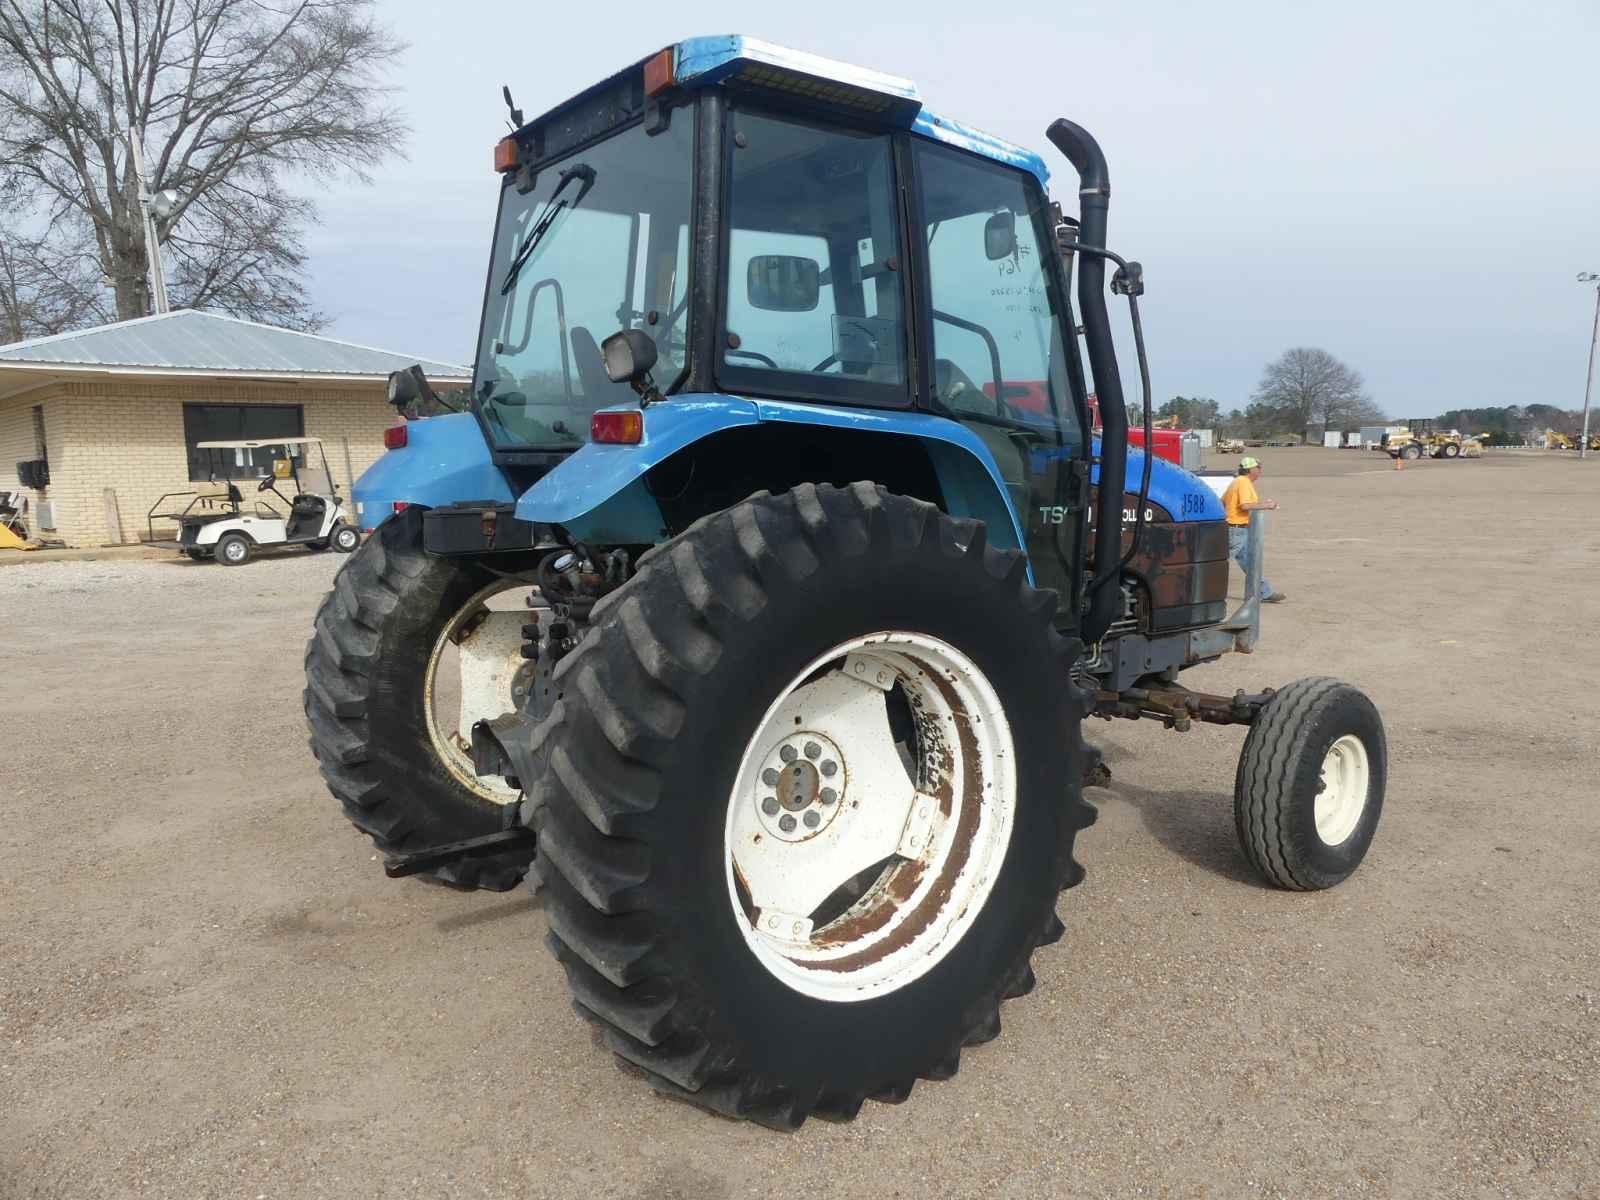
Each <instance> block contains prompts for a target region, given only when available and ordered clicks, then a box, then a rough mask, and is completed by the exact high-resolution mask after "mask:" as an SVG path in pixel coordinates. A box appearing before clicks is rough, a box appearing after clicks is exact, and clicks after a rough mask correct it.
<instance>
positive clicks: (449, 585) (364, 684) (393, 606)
mask: <svg viewBox="0 0 1600 1200" xmlns="http://www.w3.org/2000/svg"><path fill="white" fill-rule="evenodd" d="M532 566H533V563H532V556H531V555H529V556H522V555H516V554H497V555H495V556H494V567H495V569H494V570H490V569H489V568H488V567H487V566H486V565H485V564H483V563H482V562H479V561H477V560H475V559H472V558H467V557H443V556H439V555H433V554H428V553H426V552H425V551H424V550H423V547H422V510H421V509H419V508H411V509H407V510H406V511H404V512H401V513H398V514H396V515H395V516H393V517H391V518H389V519H388V520H387V521H385V522H384V523H383V524H382V525H381V526H379V527H378V530H377V532H376V533H374V534H373V535H372V536H370V537H368V538H367V539H366V540H365V541H364V542H362V543H361V545H360V547H359V548H358V549H357V550H356V551H355V552H354V553H353V554H351V555H350V557H349V559H348V560H346V562H345V563H344V565H343V566H342V567H341V568H340V569H339V574H338V575H337V576H336V577H335V579H334V587H333V590H332V592H330V593H329V595H328V597H327V599H326V600H324V601H323V603H322V607H321V609H320V610H319V611H318V613H317V617H316V627H315V632H314V633H313V635H312V638H311V642H310V644H309V645H308V646H307V647H306V690H305V711H306V720H307V722H308V724H309V726H310V732H311V749H312V751H313V752H314V753H315V754H316V756H317V760H318V765H319V767H320V769H321V772H322V777H323V779H324V780H326V781H327V784H328V788H329V790H330V791H332V793H333V794H334V796H336V797H337V798H338V799H339V801H340V803H341V804H342V805H343V807H344V812H345V815H346V816H347V817H348V818H349V819H350V821H351V823H352V824H354V825H355V826H356V828H358V829H360V830H362V831H363V832H364V833H366V834H368V835H369V836H370V837H371V838H372V840H373V841H374V842H375V843H376V844H377V846H378V848H379V849H380V850H382V851H384V852H385V853H397V852H400V851H408V850H417V849H422V848H425V847H429V846H437V845H444V844H446V843H450V842H457V841H462V840H464V839H466V838H470V837H477V836H480V835H482V834H487V833H495V832H498V831H499V830H501V829H503V828H505V827H506V825H507V824H508V823H509V822H510V821H512V820H514V819H515V816H516V806H517V800H518V797H519V793H518V792H516V791H515V790H513V789H511V788H509V787H507V786H506V785H505V784H504V783H503V782H502V781H500V780H495V779H485V778H479V777H478V776H477V775H476V774H475V773H474V771H473V769H472V758H471V753H470V746H469V743H468V738H469V737H470V733H471V723H472V721H473V720H476V719H477V718H479V717H485V718H492V717H495V716H499V715H501V714H502V713H505V712H509V711H511V710H513V709H514V708H516V707H517V704H516V701H515V699H514V697H513V693H512V688H513V686H514V684H513V680H514V679H516V680H520V679H521V678H522V674H519V672H523V668H527V667H529V664H528V663H527V661H526V660H525V659H523V658H522V656H521V648H522V625H523V623H524V622H526V621H528V620H529V616H528V613H527V609H526V608H525V607H522V608H520V609H517V608H515V607H513V608H511V609H509V610H503V611H498V612H491V611H490V610H489V608H488V604H489V603H490V602H491V601H495V600H496V598H497V597H499V598H500V599H501V600H504V601H509V600H510V599H511V597H510V596H507V595H503V594H504V593H515V594H516V598H517V603H518V604H520V603H521V598H522V597H523V596H525V595H526V594H527V592H528V589H529V586H530V585H529V584H528V583H527V582H526V581H524V580H521V579H518V578H516V577H515V573H516V572H518V571H522V570H530V571H531V569H532ZM502 572H503V573H504V574H502ZM508 576H510V577H508ZM451 655H453V656H454V657H455V663H456V665H457V666H458V667H459V671H460V677H459V679H458V680H453V681H450V680H444V679H443V676H444V674H445V673H446V672H445V666H446V665H447V664H446V660H447V657H448V656H451ZM523 674H525V672H523ZM446 682H450V683H454V684H458V685H459V686H457V687H455V689H454V690H455V691H456V692H457V695H456V696H454V697H452V696H450V695H447V694H446V691H447V689H446V688H445V687H444V686H443V685H444V683H446ZM531 858H532V852H531V851H518V852H509V853H506V854H501V855H496V856H494V857H491V858H469V859H465V860H462V861H460V862H457V863H453V864H449V865H447V866H443V867H439V868H437V869H435V870H434V871H432V872H431V874H432V876H433V877H434V878H435V879H438V880H440V881H441V882H444V883H448V884H450V885H452V886H455V887H462V888H483V889H486V890H489V891H505V890H507V889H509V888H512V887H515V886H516V884H517V882H518V881H519V880H521V878H522V877H523V875H525V874H526V873H527V869H528V863H529V861H530V859H531Z"/></svg>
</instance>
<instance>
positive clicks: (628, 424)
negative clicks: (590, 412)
mask: <svg viewBox="0 0 1600 1200" xmlns="http://www.w3.org/2000/svg"><path fill="white" fill-rule="evenodd" d="M589 438H590V440H591V441H596V442H606V443H611V444H613V445H625V446H633V445H637V444H638V443H640V442H642V441H644V413H642V412H640V411H639V410H638V409H637V408H629V409H624V410H623V411H622V412H597V413H595V414H594V416H592V417H590V418H589Z"/></svg>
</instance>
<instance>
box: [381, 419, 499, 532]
mask: <svg viewBox="0 0 1600 1200" xmlns="http://www.w3.org/2000/svg"><path fill="white" fill-rule="evenodd" d="M350 494H351V496H352V497H353V498H354V500H355V504H356V517H357V520H358V521H359V522H360V524H361V528H362V529H363V530H366V531H368V532H370V531H371V530H373V529H374V528H376V527H377V526H378V525H380V524H382V523H383V521H384V520H385V519H386V518H387V517H388V516H389V515H390V514H392V513H393V512H394V506H395V505H396V504H397V503H403V504H416V505H423V506H426V507H428V508H437V507H439V506H440V505H442V504H454V503H455V502H456V501H458V500H493V501H498V502H501V503H506V504H509V503H511V501H512V500H514V499H516V497H515V496H513V495H512V494H511V486H510V485H509V484H508V483H507V482H506V477H505V475H504V473H502V472H501V470H500V468H499V467H497V466H495V465H494V460H493V459H491V458H490V456H489V447H488V444H487V443H486V442H485V441H484V440H483V431H482V429H481V428H479V426H478V422H477V419H476V418H475V417H473V415H472V414H471V413H451V414H449V415H448V416H442V417H425V418H423V419H422V420H420V421H408V422H407V423H406V444H405V445H404V446H401V447H400V448H399V449H397V450H388V451H385V452H384V454H383V456H382V457H381V458H379V459H378V461H377V462H375V463H373V464H372V466H370V467H368V468H367V469H366V471H364V472H363V473H362V475H361V478H360V479H358V480H356V482H355V486H354V487H353V488H351V489H350Z"/></svg>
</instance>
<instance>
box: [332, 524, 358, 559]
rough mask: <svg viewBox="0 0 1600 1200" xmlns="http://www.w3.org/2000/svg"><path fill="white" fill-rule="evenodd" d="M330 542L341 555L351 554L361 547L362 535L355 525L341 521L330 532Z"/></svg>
mask: <svg viewBox="0 0 1600 1200" xmlns="http://www.w3.org/2000/svg"><path fill="white" fill-rule="evenodd" d="M328 542H329V543H330V544H331V545H332V546H333V548H334V549H335V550H337V551H338V552H339V553H340V554H350V553H353V552H354V551H355V548H356V547H357V546H359V545H361V534H360V532H359V531H358V530H357V529H356V527H355V526H354V525H346V524H345V523H344V522H343V521H340V522H339V523H338V524H337V525H335V526H334V527H333V528H332V529H331V530H329V532H328Z"/></svg>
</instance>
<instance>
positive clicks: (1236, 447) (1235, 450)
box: [1217, 438, 1244, 454]
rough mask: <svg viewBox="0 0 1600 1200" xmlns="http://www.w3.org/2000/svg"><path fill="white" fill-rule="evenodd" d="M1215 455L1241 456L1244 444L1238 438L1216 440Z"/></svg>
mask: <svg viewBox="0 0 1600 1200" xmlns="http://www.w3.org/2000/svg"><path fill="white" fill-rule="evenodd" d="M1217 453H1218V454H1243V453H1244V442H1242V441H1241V440H1239V439H1238V438H1218V439H1217Z"/></svg>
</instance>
